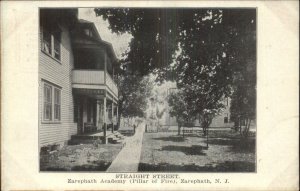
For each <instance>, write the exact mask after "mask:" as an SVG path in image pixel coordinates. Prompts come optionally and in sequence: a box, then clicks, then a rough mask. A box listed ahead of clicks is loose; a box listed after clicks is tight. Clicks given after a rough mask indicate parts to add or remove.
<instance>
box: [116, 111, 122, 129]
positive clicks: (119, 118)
mask: <svg viewBox="0 0 300 191" xmlns="http://www.w3.org/2000/svg"><path fill="white" fill-rule="evenodd" d="M120 126H121V115H118V119H117V128H116V130H119V128H120Z"/></svg>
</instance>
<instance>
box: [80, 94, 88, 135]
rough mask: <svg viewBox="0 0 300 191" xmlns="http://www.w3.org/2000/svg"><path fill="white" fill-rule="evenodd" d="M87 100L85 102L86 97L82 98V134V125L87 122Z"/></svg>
mask: <svg viewBox="0 0 300 191" xmlns="http://www.w3.org/2000/svg"><path fill="white" fill-rule="evenodd" d="M87 105H88V100H87V97H84V100H83V120H82V132H81V133H84V130H85V129H84V128H85V126H84V124H85V123H86V122H87V120H88V119H87V109H88V106H87Z"/></svg>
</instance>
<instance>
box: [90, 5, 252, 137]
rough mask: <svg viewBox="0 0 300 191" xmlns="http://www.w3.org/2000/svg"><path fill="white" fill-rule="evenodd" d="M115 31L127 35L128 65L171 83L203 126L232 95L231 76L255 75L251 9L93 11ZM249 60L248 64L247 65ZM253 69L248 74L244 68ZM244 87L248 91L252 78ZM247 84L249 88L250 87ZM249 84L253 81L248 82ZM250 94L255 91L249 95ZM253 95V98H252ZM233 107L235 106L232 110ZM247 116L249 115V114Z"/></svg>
mask: <svg viewBox="0 0 300 191" xmlns="http://www.w3.org/2000/svg"><path fill="white" fill-rule="evenodd" d="M95 12H96V15H97V16H102V17H103V18H104V19H105V20H108V22H109V24H110V28H111V30H112V31H113V32H115V33H125V32H128V33H130V34H131V35H132V36H133V38H132V41H131V42H130V50H129V51H127V52H126V53H125V55H126V59H125V62H126V63H127V65H128V67H129V68H131V69H132V70H133V71H137V72H138V73H140V74H141V75H145V74H148V73H151V72H156V73H157V74H158V78H157V80H159V81H163V80H166V79H173V80H175V81H176V82H177V86H178V88H179V89H181V90H182V91H183V94H184V95H183V97H184V100H185V101H186V102H187V103H188V104H190V105H192V106H194V107H192V108H189V109H191V111H190V112H189V113H192V114H193V115H195V113H197V114H198V115H200V117H199V118H200V119H201V123H202V126H203V128H204V129H205V132H206V129H207V127H208V126H209V124H210V122H211V119H212V117H213V116H214V115H215V114H217V113H218V111H219V110H220V109H222V107H223V105H222V102H221V101H222V99H224V98H225V97H227V96H231V95H232V92H233V91H237V89H238V87H239V85H238V84H239V83H236V81H235V80H234V78H235V77H236V76H238V75H239V74H241V75H242V76H243V79H245V80H242V81H240V82H241V83H247V84H248V82H247V79H253V78H252V77H250V78H247V76H256V72H255V71H256V69H255V67H256V66H255V63H256V58H255V56H256V40H255V36H256V19H255V18H256V11H255V9H246V10H245V9H139V8H138V9H124V8H120V9H119V8H118V9H95ZM247 60H252V61H253V62H251V63H254V65H253V64H252V65H247V63H248V61H247ZM248 66H249V67H250V68H252V69H253V68H254V70H252V71H251V72H249V71H248V73H247V71H245V70H244V69H245V68H248ZM250 81H251V83H249V85H247V86H246V87H247V88H249V90H247V91H250V90H253V89H255V88H253V87H255V85H254V86H253V83H252V82H253V80H250ZM250 84H251V85H250ZM254 84H255V83H254ZM254 94H255V92H254ZM254 97H255V96H254ZM237 109H238V108H237ZM250 113H251V112H250Z"/></svg>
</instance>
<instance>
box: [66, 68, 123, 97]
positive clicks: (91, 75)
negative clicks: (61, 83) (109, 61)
mask: <svg viewBox="0 0 300 191" xmlns="http://www.w3.org/2000/svg"><path fill="white" fill-rule="evenodd" d="M105 76H106V79H105ZM72 82H73V83H74V84H85V85H106V86H107V87H108V88H109V89H110V91H112V93H113V94H115V96H118V88H117V85H116V83H115V82H114V81H113V80H112V78H111V76H110V75H109V74H108V73H106V75H104V71H103V70H80V69H75V70H73V71H72ZM105 82H106V83H105Z"/></svg>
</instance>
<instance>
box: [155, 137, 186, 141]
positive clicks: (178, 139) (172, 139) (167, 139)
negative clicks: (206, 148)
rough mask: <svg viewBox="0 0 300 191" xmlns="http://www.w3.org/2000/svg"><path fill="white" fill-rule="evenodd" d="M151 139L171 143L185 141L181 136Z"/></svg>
mask: <svg viewBox="0 0 300 191" xmlns="http://www.w3.org/2000/svg"><path fill="white" fill-rule="evenodd" d="M152 139H153V140H157V141H172V142H183V141H185V140H186V139H185V138H183V137H182V136H169V137H157V138H152Z"/></svg>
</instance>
